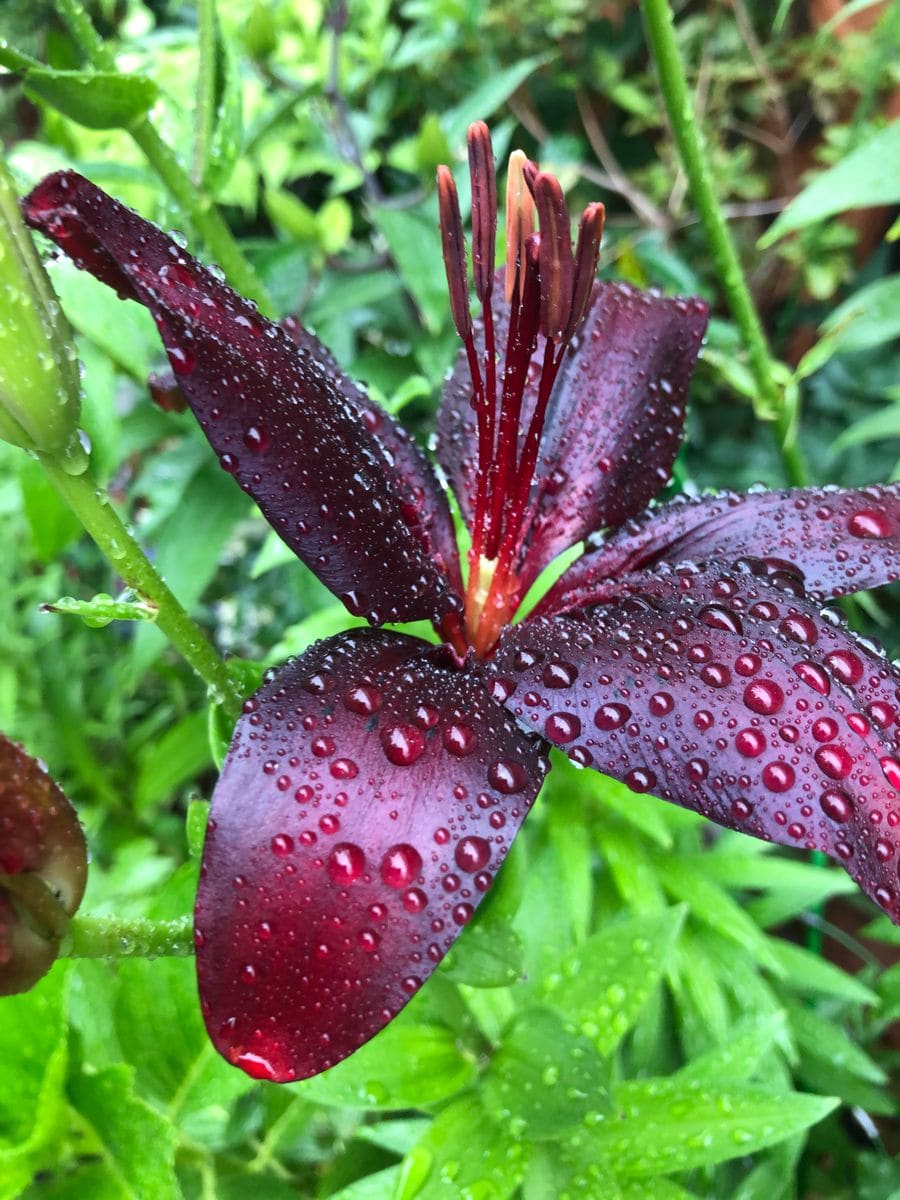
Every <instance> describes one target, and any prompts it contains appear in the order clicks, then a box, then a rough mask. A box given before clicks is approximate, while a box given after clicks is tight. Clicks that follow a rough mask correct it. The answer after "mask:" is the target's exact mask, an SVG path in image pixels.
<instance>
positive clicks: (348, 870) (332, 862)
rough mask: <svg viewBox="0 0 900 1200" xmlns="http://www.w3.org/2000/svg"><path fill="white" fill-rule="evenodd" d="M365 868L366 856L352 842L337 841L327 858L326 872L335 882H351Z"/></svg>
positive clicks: (357, 877)
mask: <svg viewBox="0 0 900 1200" xmlns="http://www.w3.org/2000/svg"><path fill="white" fill-rule="evenodd" d="M365 869H366V856H365V854H364V853H363V852H362V850H361V849H360V847H359V846H355V845H354V844H353V843H352V842H338V844H337V845H336V846H335V848H334V849H333V850H332V852H331V854H330V856H329V858H328V874H329V875H330V876H331V879H332V880H333V881H334V882H335V883H340V884H344V883H353V882H354V880H356V879H359V877H360V875H362V873H363V871H364V870H365Z"/></svg>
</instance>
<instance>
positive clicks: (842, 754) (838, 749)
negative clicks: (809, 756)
mask: <svg viewBox="0 0 900 1200" xmlns="http://www.w3.org/2000/svg"><path fill="white" fill-rule="evenodd" d="M815 760H816V762H817V763H818V764H819V769H820V770H821V771H823V772H824V773H825V774H826V775H828V776H829V777H830V778H831V779H846V778H847V776H848V775H849V774H850V772H851V771H852V770H853V758H852V756H851V755H850V753H849V752H848V751H847V750H845V749H844V747H843V746H838V745H836V744H835V743H834V742H832V743H831V744H830V745H828V746H820V747H819V749H818V750H817V751H816V753H815Z"/></svg>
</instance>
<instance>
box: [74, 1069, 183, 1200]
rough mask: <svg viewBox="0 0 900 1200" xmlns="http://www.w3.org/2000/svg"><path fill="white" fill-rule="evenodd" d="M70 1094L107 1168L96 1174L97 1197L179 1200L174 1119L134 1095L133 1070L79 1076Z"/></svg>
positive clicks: (93, 1149)
mask: <svg viewBox="0 0 900 1200" xmlns="http://www.w3.org/2000/svg"><path fill="white" fill-rule="evenodd" d="M69 1097H70V1099H71V1101H72V1105H73V1107H74V1108H75V1110H76V1112H77V1114H78V1117H79V1121H80V1124H82V1125H83V1126H84V1127H86V1129H87V1130H88V1131H89V1135H90V1137H89V1145H88V1146H87V1147H85V1149H86V1150H87V1151H88V1153H94V1154H97V1153H99V1154H100V1155H101V1157H102V1160H103V1161H102V1171H100V1170H96V1171H95V1172H94V1174H93V1179H92V1183H91V1190H90V1192H87V1191H83V1192H82V1195H90V1196H91V1197H92V1200H93V1198H96V1200H100V1198H101V1197H102V1200H107V1197H108V1198H109V1200H147V1198H148V1197H150V1196H152V1197H153V1200H178V1197H179V1196H180V1191H179V1188H178V1183H177V1180H176V1178H175V1131H174V1129H173V1128H172V1126H171V1124H170V1123H169V1121H167V1120H166V1118H165V1117H163V1116H161V1115H160V1114H159V1113H158V1112H155V1111H154V1110H153V1109H152V1108H151V1107H150V1106H149V1105H148V1104H145V1103H144V1101H143V1100H141V1099H139V1098H138V1097H137V1096H136V1095H135V1093H134V1073H133V1072H132V1071H131V1070H130V1069H129V1068H128V1067H125V1066H117V1067H109V1068H108V1069H107V1070H105V1071H100V1072H99V1073H97V1074H95V1075H77V1076H76V1077H75V1078H74V1079H72V1080H71V1081H70V1083H69Z"/></svg>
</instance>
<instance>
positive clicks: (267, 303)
mask: <svg viewBox="0 0 900 1200" xmlns="http://www.w3.org/2000/svg"><path fill="white" fill-rule="evenodd" d="M56 3H57V8H58V10H59V12H60V15H61V16H62V18H63V20H64V21H65V22H66V24H67V25H68V27H69V30H70V31H71V33H72V36H73V37H74V38H75V41H76V42H77V43H78V46H79V48H80V50H81V52H82V54H84V56H85V58H87V59H88V61H89V62H91V63H92V64H93V65H94V66H95V67H96V68H97V69H98V70H101V71H114V70H115V69H116V64H115V59H114V57H113V55H112V53H111V51H110V49H109V47H108V46H107V45H106V44H105V42H104V41H103V39H102V38H101V37H100V36H99V34H98V33H97V31H96V29H94V27H93V25H92V24H91V21H90V18H89V17H88V15H87V13H86V12H85V10H84V8H83V6H82V4H81V2H80V0H56ZM128 132H129V133H130V134H131V136H132V138H134V141H135V142H136V143H137V145H138V147H139V148H140V150H141V151H142V152H143V154H144V156H145V157H146V159H147V162H148V163H149V164H150V166H151V167H152V168H153V170H154V171H155V172H156V174H157V175H158V176H159V178H160V179H161V180H162V182H163V184H164V185H165V187H166V188H167V189H168V191H169V193H170V194H171V196H172V198H173V200H174V201H175V203H176V204H177V205H178V207H179V208H180V209H181V212H182V213H183V214H184V216H185V218H186V220H187V221H188V222H189V223H190V225H191V226H192V228H193V229H194V232H195V233H196V234H197V235H198V237H200V238H201V239H202V240H203V241H204V242H205V244H206V247H207V249H208V250H209V252H210V254H211V255H212V257H213V258H214V259H215V261H216V262H217V263H218V265H219V266H220V267H221V268H222V270H223V271H224V272H225V276H226V278H227V279H228V282H229V283H230V284H231V286H232V287H233V288H234V289H235V291H238V292H240V293H241V294H242V295H244V296H248V297H249V298H250V299H251V300H255V301H256V303H257V305H258V306H259V310H260V312H262V313H263V314H264V315H265V316H273V315H274V311H275V310H274V305H273V303H272V299H271V297H270V296H269V294H268V292H267V291H266V288H265V285H264V284H263V282H262V280H261V279H260V278H259V276H258V275H257V274H256V271H255V270H254V269H253V267H252V266H251V265H250V263H249V262H248V261H247V259H246V258H245V257H244V255H243V253H242V251H241V249H240V247H239V246H238V244H237V242H236V241H235V240H234V238H233V237H232V234H231V230H230V229H229V228H228V226H227V224H226V223H225V221H224V220H223V219H222V215H221V213H220V212H219V210H218V209H217V208H216V206H215V205H214V204H213V202H212V200H211V199H210V198H209V196H207V195H205V194H204V193H203V192H202V191H200V190H199V189H198V187H197V185H196V184H195V183H194V181H193V180H192V179H191V177H190V175H188V173H187V172H186V171H185V170H184V168H183V167H182V165H181V163H180V162H179V161H178V159H177V157H176V156H175V154H174V153H173V151H172V150H171V149H170V147H169V146H167V145H166V143H165V142H164V141H163V139H162V138H161V137H160V136H159V134H158V133H157V132H156V129H155V128H154V126H153V125H152V124H151V123H150V120H149V118H148V117H141V119H140V120H139V121H137V122H136V123H135V124H134V125H132V126H131V128H130V129H129V130H128Z"/></svg>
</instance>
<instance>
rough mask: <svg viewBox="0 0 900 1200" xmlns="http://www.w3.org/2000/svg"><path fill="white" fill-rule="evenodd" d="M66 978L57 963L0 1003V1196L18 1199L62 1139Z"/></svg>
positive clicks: (64, 1117) (47, 1161)
mask: <svg viewBox="0 0 900 1200" xmlns="http://www.w3.org/2000/svg"><path fill="white" fill-rule="evenodd" d="M66 974H67V972H66V965H65V964H63V963H56V964H55V966H54V967H53V969H52V970H51V971H50V973H49V974H48V975H46V976H44V978H43V979H41V980H40V982H39V983H37V984H36V985H35V986H34V987H33V988H32V989H31V991H30V992H27V993H25V994H24V995H18V996H4V997H3V998H2V999H0V1196H3V1195H8V1196H9V1197H13V1196H17V1195H18V1194H19V1192H18V1191H17V1190H12V1189H13V1188H16V1187H19V1186H20V1185H24V1184H25V1183H27V1182H28V1181H29V1180H30V1179H31V1176H32V1175H33V1174H34V1172H35V1171H36V1170H39V1169H41V1168H42V1167H45V1166H48V1165H50V1164H51V1163H52V1162H53V1161H54V1160H55V1158H56V1156H57V1153H58V1144H59V1142H60V1140H61V1138H62V1137H63V1133H64V1129H65V1120H66V1108H65V1092H64V1086H65V1077H66V1064H67V1040H66V1025H65V988H66ZM4 1189H8V1190H6V1191H4Z"/></svg>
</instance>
